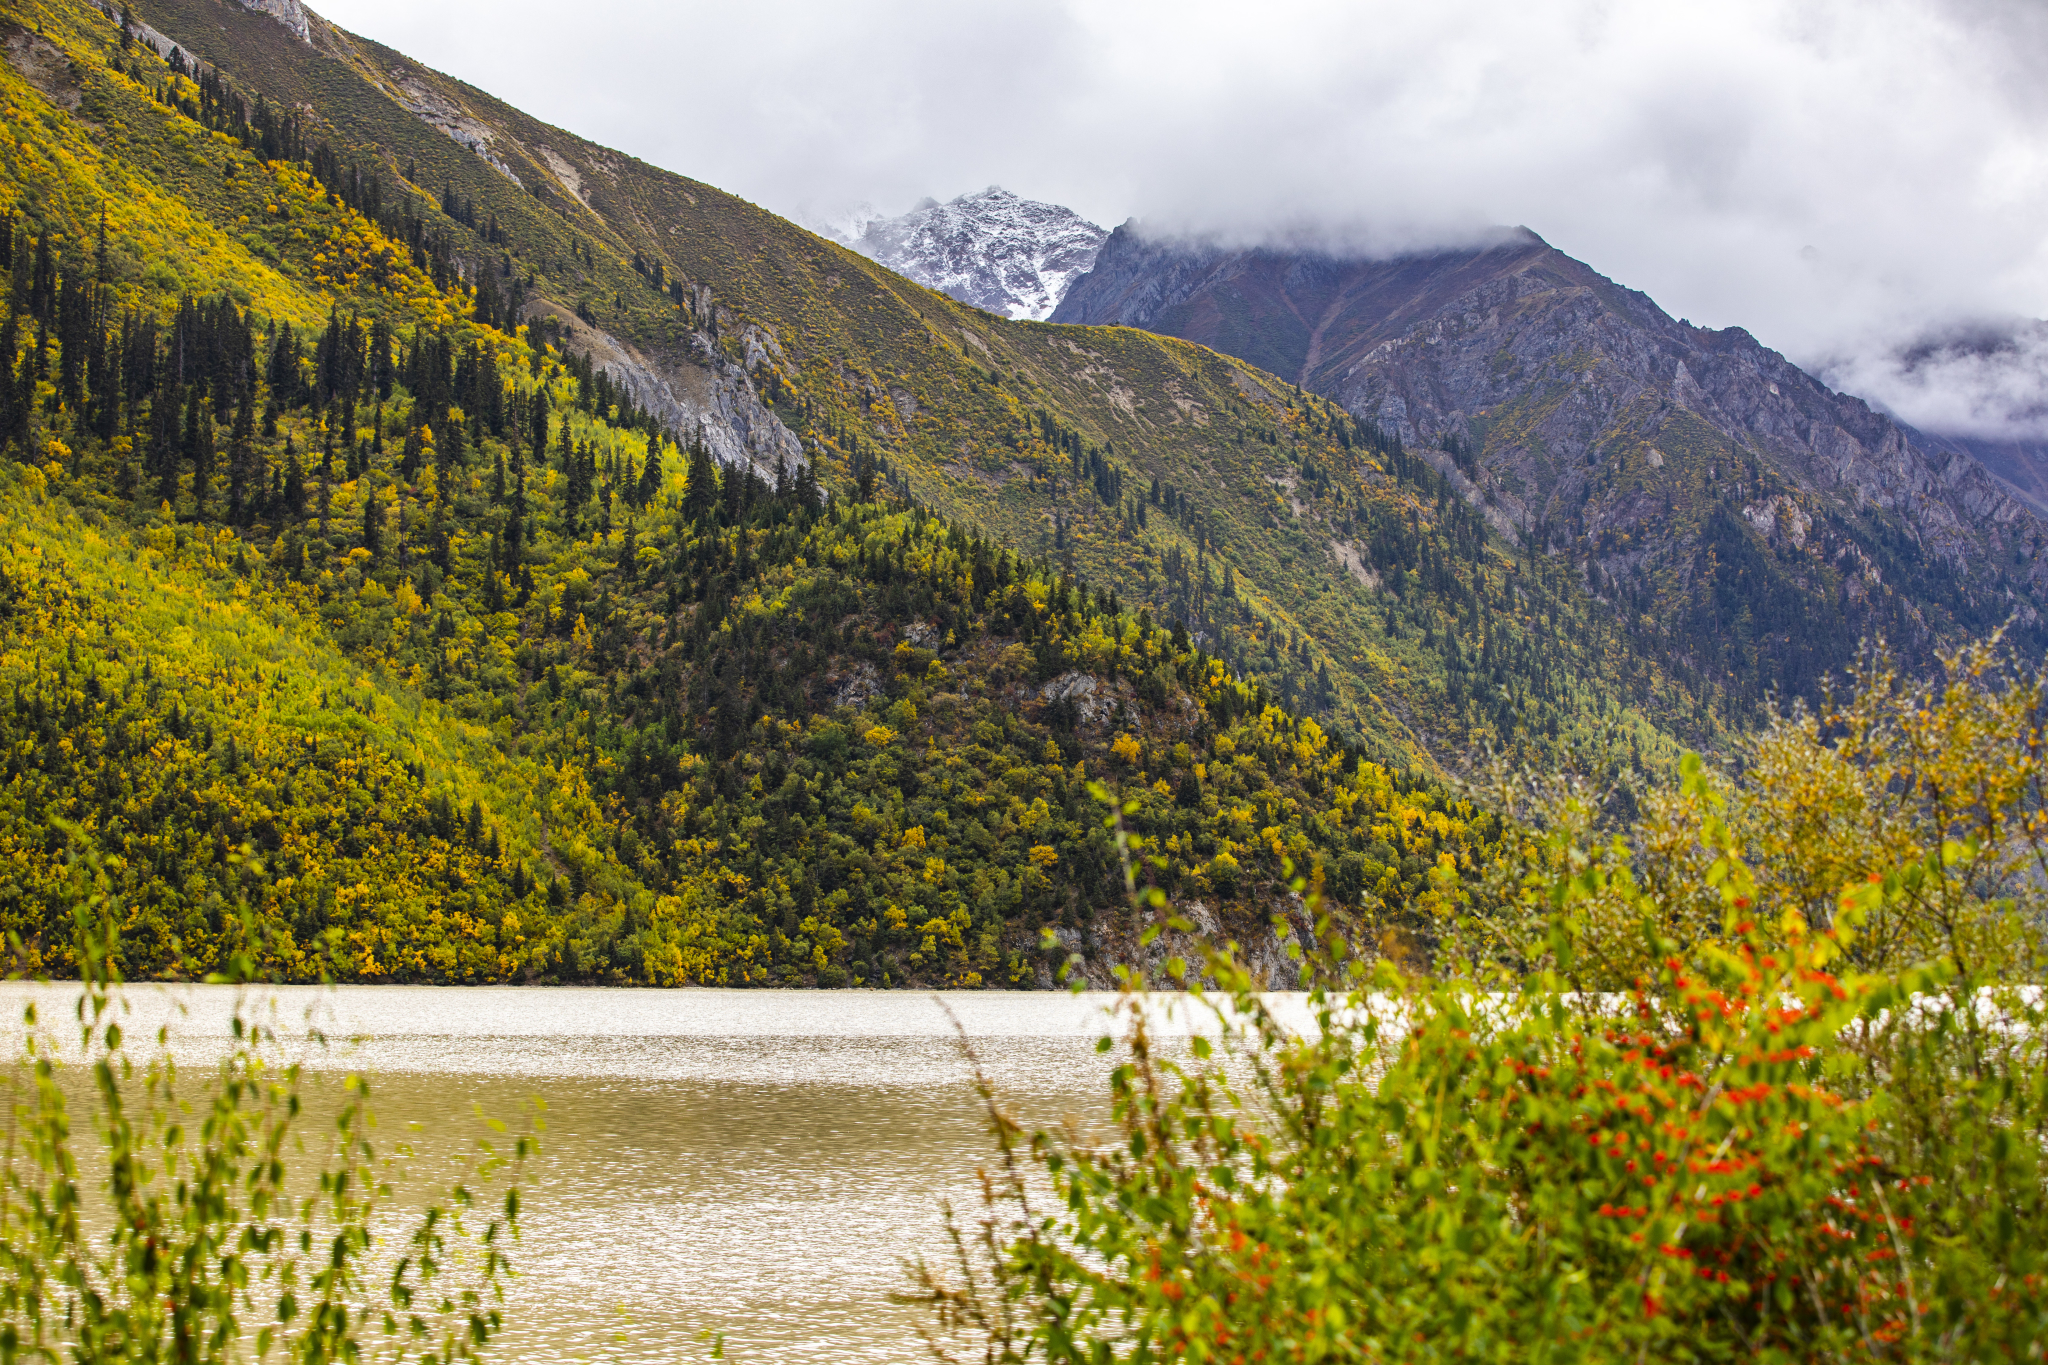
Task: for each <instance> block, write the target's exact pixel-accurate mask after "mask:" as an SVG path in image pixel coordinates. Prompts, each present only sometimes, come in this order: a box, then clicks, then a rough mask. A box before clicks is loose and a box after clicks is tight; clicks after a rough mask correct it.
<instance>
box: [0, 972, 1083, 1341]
mask: <svg viewBox="0 0 2048 1365" xmlns="http://www.w3.org/2000/svg"><path fill="white" fill-rule="evenodd" d="M30 993H31V988H26V987H6V988H0V1020H4V1021H6V1024H7V1025H9V1026H11V1025H13V1024H14V1023H15V1021H18V1020H19V1019H20V1017H21V1004H22V1003H24V1000H25V998H26V996H28V995H29V994H30ZM34 993H35V994H37V995H38V996H41V997H42V998H43V1001H44V1003H43V1017H44V1018H45V1019H46V1020H51V1021H58V1020H64V1021H68V1020H69V1018H70V1017H71V1016H70V1005H71V1001H72V1000H73V999H74V998H75V992H66V991H64V990H62V989H61V988H57V987H50V988H44V989H43V990H41V991H36V992H34ZM268 998H271V999H274V1000H275V1009H276V1010H277V1013H278V1017H279V1019H280V1020H281V1021H283V1022H287V1023H291V1024H295V1025H297V1026H298V1027H300V1028H301V1029H302V1028H303V1026H304V1021H305V1020H306V1019H307V1018H308V1017H311V1018H312V1019H313V1020H314V1021H315V1022H316V1023H317V1024H318V1025H319V1026H320V1027H321V1028H323V1029H324V1030H325V1031H327V1032H328V1034H329V1035H330V1036H331V1037H334V1038H337V1039H339V1038H346V1037H351V1036H356V1041H353V1042H351V1043H348V1044H346V1045H338V1046H336V1047H335V1048H333V1049H332V1051H331V1052H330V1053H329V1054H327V1055H326V1056H324V1057H323V1056H320V1055H318V1054H313V1055H311V1056H309V1058H308V1060H309V1061H310V1062H311V1063H312V1064H313V1065H314V1066H316V1067H320V1068H324V1069H330V1070H336V1071H339V1070H341V1069H344V1068H346V1069H348V1070H362V1071H366V1072H368V1073H370V1074H371V1075H373V1076H374V1077H375V1078H376V1080H375V1085H374V1091H373V1094H374V1102H375V1108H376V1110H377V1113H378V1115H379V1118H380V1120H381V1124H382V1126H383V1129H384V1131H385V1132H386V1133H387V1134H393V1133H394V1130H395V1129H396V1128H397V1126H398V1125H401V1124H412V1123H418V1124H420V1125H421V1135H420V1136H419V1137H418V1138H416V1139H415V1141H416V1142H418V1144H419V1145H420V1146H421V1147H422V1149H423V1153H422V1154H423V1156H426V1157H429V1158H431V1157H432V1156H433V1155H434V1153H433V1151H432V1148H433V1144H434V1143H435V1142H436V1141H442V1142H445V1143H447V1144H449V1145H451V1146H453V1145H457V1144H459V1143H460V1142H461V1141H463V1140H464V1138H462V1137H457V1136H456V1135H455V1129H451V1126H450V1121H451V1119H461V1118H463V1117H464V1116H467V1115H468V1114H469V1113H470V1111H471V1109H472V1106H481V1107H482V1109H483V1111H484V1112H485V1113H488V1114H496V1115H499V1116H504V1117H508V1118H509V1117H511V1116H513V1115H515V1114H516V1113H517V1112H518V1111H519V1109H520V1106H521V1105H522V1104H523V1103H524V1102H525V1100H526V1099H527V1097H529V1096H532V1095H536V1094H537V1095H540V1096H543V1097H544V1098H545V1099H546V1101H547V1105H548V1111H547V1123H548V1134H547V1140H546V1147H545V1151H544V1154H543V1157H542V1159H541V1162H540V1164H539V1166H538V1167H537V1168H536V1169H535V1170H533V1171H532V1173H531V1177H530V1179H529V1181H528V1189H529V1193H528V1196H527V1198H526V1200H525V1236H524V1241H523V1243H522V1245H521V1248H520V1251H519V1254H518V1257H517V1264H518V1267H519V1271H520V1277H519V1280H518V1281H517V1283H516V1285H515V1287H514V1289H513V1291H512V1293H511V1295H510V1298H509V1301H508V1305H507V1316H508V1320H509V1323H510V1326H511V1330H510V1332H509V1333H508V1335H507V1338H506V1340H505V1348H504V1350H503V1352H502V1353H501V1356H500V1358H501V1359H506V1360H518V1361H572V1360H590V1361H598V1360H607V1361H672V1360H679V1359H701V1358H704V1357H705V1356H707V1355H708V1348H707V1347H706V1346H705V1345H704V1344H702V1342H700V1340H699V1339H698V1338H699V1333H700V1332H701V1331H703V1330H705V1329H711V1330H716V1331H722V1332H723V1333H724V1334H725V1336H726V1343H727V1344H726V1354H727V1357H728V1358H730V1359H736V1360H747V1361H792V1362H793V1361H806V1362H809V1361H897V1360H914V1359H918V1358H919V1357H920V1348H919V1347H918V1345H917V1343H916V1339H915V1336H914V1331H913V1319H912V1316H911V1314H910V1311H909V1310H907V1309H904V1308H900V1307H896V1306H893V1305H891V1304H890V1303H889V1302H888V1295H889V1293H890V1292H891V1291H893V1290H896V1289H899V1288H901V1287H902V1285H903V1280H902V1275H901V1271H900V1268H899V1262H900V1259H901V1258H902V1257H905V1256H909V1255H914V1254H916V1253H917V1252H919V1251H926V1252H935V1251H937V1250H939V1246H940V1239H939V1218H938V1205H939V1201H940V1199H941V1198H943V1197H952V1198H954V1199H955V1200H956V1201H958V1202H961V1203H963V1204H964V1203H965V1202H966V1201H967V1200H968V1198H969V1197H970V1195H971V1191H972V1189H973V1179H974V1171H975V1168H976V1166H977V1165H978V1164H979V1163H980V1162H981V1161H982V1160H983V1159H984V1157H985V1155H986V1152H987V1143H986V1139H985V1137H984V1134H983V1132H982V1129H981V1125H980V1116H979V1113H978V1110H977V1108H976V1101H975V1097H974V1094H973V1091H972V1089H971V1085H970V1071H969V1066H968V1063H967V1062H966V1060H965V1058H964V1056H963V1053H962V1050H961V1047H960V1043H959V1041H958V1039H957V1038H956V1036H955V1031H954V1026H953V1023H952V1020H951V1019H949V1017H948V1013H947V1011H948V1010H949V1009H950V1011H951V1012H952V1014H953V1016H954V1017H957V1019H958V1020H959V1023H960V1027H961V1028H962V1029H963V1030H964V1031H965V1033H966V1034H967V1036H968V1038H969V1040H970V1041H971V1044H972V1046H973V1048H974V1050H975V1052H976V1054H977V1056H978V1057H979V1058H980V1060H981V1063H982V1065H983V1067H984V1068H985V1069H986V1070H987V1071H988V1072H989V1074H990V1075H991V1076H992V1077H993V1078H994V1079H995V1081H996V1082H997V1084H998V1085H999V1087H1000V1088H1001V1090H1002V1091H1003V1093H1004V1095H1005V1096H1006V1098H1007V1099H1008V1100H1009V1101H1010V1102H1011V1104H1012V1105H1013V1107H1014V1108H1016V1109H1017V1110H1019V1111H1020V1112H1021V1113H1022V1114H1023V1115H1024V1116H1025V1117H1026V1118H1027V1119H1028V1120H1032V1121H1038V1122H1049V1121H1054V1120H1057V1119H1059V1118H1060V1117H1062V1116H1063V1115H1065V1114H1069V1113H1071V1114H1076V1115H1079V1116H1082V1117H1084V1118H1099V1117H1100V1116H1101V1112H1102V1109H1101V1106H1102V1104H1103V1097H1104V1094H1105V1087H1104V1085H1103V1076H1104V1073H1105V1070H1106V1068H1107V1067H1108V1065H1109V1064H1110V1062H1111V1060H1113V1058H1105V1057H1103V1056H1101V1055H1099V1054H1097V1053H1096V1051H1095V1048H1094V1043H1095V1039H1096V1038H1098V1037H1100V1036H1101V1035H1102V1034H1103V1033H1104V1032H1105V1029H1106V1026H1107V1024H1106V1017H1105V1015H1104V1013H1103V1009H1104V1005H1105V1003H1106V999H1105V997H1101V996H1081V997H1073V996H1068V995H1064V994H1003V993H993V992H974V993H963V994H958V995H947V996H944V997H940V998H938V999H935V998H934V997H931V996H923V995H911V994H882V993H875V992H773V991H618V990H572V989H545V990H542V989H533V990H525V989H492V988H473V989H435V988H431V987H396V986H392V987H377V986H362V987H343V988H340V989H338V990H335V991H327V992H323V991H318V990H313V989H295V988H280V989H278V990H277V991H275V992H274V994H272V995H271V996H270V997H268ZM176 1000H177V1001H178V1002H179V1003H181V1004H182V1005H183V1006H184V1007H185V1013H183V1014H178V1013H176V1012H175V1011H174V1010H172V1009H171V1008H170V1005H171V1001H172V997H171V995H170V994H169V993H168V992H166V991H163V990H160V989H156V988H139V989H138V990H136V991H135V993H134V995H133V999H132V1001H131V1006H132V1009H133V1010H134V1014H135V1018H134V1020H133V1022H132V1023H131V1024H130V1026H129V1036H130V1037H147V1036H153V1033H154V1029H155V1026H156V1024H157V1022H158V1021H160V1020H165V1021H169V1022H170V1025H171V1027H172V1029H173V1032H174V1034H175V1036H176V1039H177V1042H176V1044H175V1046H176V1047H177V1050H178V1051H179V1052H180V1054H181V1055H189V1056H192V1057H195V1058H196V1057H198V1056H202V1055H204V1054H205V1053H206V1052H207V1051H208V1050H209V1049H210V1047H211V1046H212V1043H213V1040H215V1039H219V1038H221V1037H223V1036H225V1031H226V1030H225V1024H226V1019H227V1017H228V1012H229V1011H230V1010H231V1009H232V1008H233V1003H234V995H233V993H232V992H231V991H229V990H226V989H221V988H179V989H178V992H177V996H176ZM940 1000H943V1007H942V1005H941V1003H940ZM16 1033H17V1034H18V1028H17V1029H16ZM0 1041H9V1040H6V1039H5V1038H4V1034H0ZM9 1045H10V1046H11V1045H12V1044H11V1042H10V1043H9ZM456 1128H459V1129H460V1130H461V1131H462V1133H463V1134H464V1135H465V1136H466V1135H467V1133H468V1132H470V1131H471V1130H472V1129H473V1124H472V1123H468V1122H461V1123H458V1124H456Z"/></svg>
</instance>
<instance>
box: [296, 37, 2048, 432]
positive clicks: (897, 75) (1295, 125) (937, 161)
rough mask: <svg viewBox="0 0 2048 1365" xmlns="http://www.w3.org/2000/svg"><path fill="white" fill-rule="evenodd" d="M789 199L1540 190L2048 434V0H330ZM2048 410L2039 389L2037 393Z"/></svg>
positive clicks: (1649, 277) (1407, 236)
mask: <svg viewBox="0 0 2048 1365" xmlns="http://www.w3.org/2000/svg"><path fill="white" fill-rule="evenodd" d="M314 6H315V8H317V9H318V10H319V11H320V12H321V13H322V14H323V15H325V16H327V17H328V18H330V19H332V20H334V21H335V22H337V23H339V24H341V25H342V26H344V27H346V28H349V29H353V30H355V31H357V32H359V33H364V34H367V35H369V36H371V37H374V38H377V39H379V40H380V41H383V42H386V43H389V44H391V45H392V46H394V47H397V48H400V49H401V50H403V51H406V52H408V53H409V54H411V55H412V56H414V57H416V58H418V59H420V60H422V61H424V62H426V63H428V64H429V65H432V66H435V67H438V68H440V69H442V70H445V71H448V72H450V73H452V74H454V75H456V76H459V77H461V78H463V79H465V80H467V81H470V82H471V83H473V84H475V85H478V86H481V87H483V88H485V89H487V90H490V91H491V92H492V93H494V94H497V95H499V96H501V97H503V98H505V99H508V100H510V101H511V102H513V103H514V104H517V105H519V106H521V107H523V108H525V109H526V110H528V111H529V112H531V113H534V114H536V115H539V116H540V117H542V118H545V119H547V120H549V121H551V122H554V123H558V124H561V125H563V126H565V127H568V128H570V129H572V130H573V131H575V132H577V133H580V134H582V135H584V136H586V137H589V138H592V139H594V140H596V141H599V142H603V143H607V144H610V145H612V146H615V147H618V148H621V149H622V150H625V151H627V152H631V153H632V154H634V155H636V156H639V157H642V158H644V159H645V160H648V161H651V162H654V163H656V164H658V165H661V166H665V167H668V168H670V169H672V170H676V171H680V172H682V173H684V174H686V175H690V176H694V177H696V178H698V179H700V180H705V181H709V182H710V183H712V184H715V185H719V186H721V187H723V188H725V189H728V190H731V191H733V192H735V193H738V194H741V195H744V196H746V197H747V198H750V199H753V200H755V201H756V202H759V203H761V204H763V205H766V206H767V207H769V208H772V209H774V210H776V211H778V212H782V213H788V214H795V213H798V212H800V211H803V210H806V209H808V210H809V211H810V212H812V213H814V214H829V213H831V212H834V211H836V210H842V209H846V208H850V207H852V206H853V205H855V204H857V203H859V202H861V201H871V202H872V203H874V204H876V205H877V206H879V207H881V208H883V209H885V210H892V211H894V210H901V209H904V208H907V207H909V206H910V205H911V204H912V203H913V202H915V201H916V200H918V199H920V198H922V197H924V196H926V195H932V196H935V197H938V198H949V197H951V196H952V195H955V194H959V193H962V192H965V191H969V190H974V189H979V188H981V187H982V186H984V185H988V184H1001V185H1004V186H1005V187H1007V188H1009V189H1011V190H1014V191H1016V192H1018V193H1020V194H1023V195H1026V196H1028V197H1031V198H1036V199H1046V200H1051V201H1053V202H1056V203H1064V204H1067V205H1069V206H1071V207H1073V208H1075V209H1077V210H1079V211H1081V212H1082V213H1084V214H1086V215H1088V216H1089V217H1091V218H1093V219H1095V220H1096V221H1098V222H1101V223H1104V224H1107V225H1114V224H1116V223H1119V222H1122V221H1123V220H1125V219H1126V218H1130V217H1137V218H1139V219H1140V220H1142V221H1143V222H1144V223H1146V224H1147V225H1148V226H1150V227H1152V228H1153V229H1155V230H1160V231H1168V230H1194V231H1200V232H1205V233H1211V234H1223V235H1228V236H1233V237H1237V238H1240V239H1275V238H1279V239H1291V240H1299V239H1303V238H1309V239H1315V240H1322V241H1332V242H1341V243H1346V244H1350V245H1352V246H1355V247H1357V248H1360V249H1368V250H1382V251H1386V250H1395V249H1399V248H1401V247H1404V246H1412V245H1421V244H1429V243H1434V242H1441V241H1453V240H1456V239H1458V238H1459V237H1461V236H1465V235H1469V234H1471V233H1472V232H1473V231H1474V230H1476V229H1479V228H1483V227H1484V226H1486V225H1490V224H1495V223H1520V224H1525V225H1527V226H1529V227H1531V228H1533V229H1535V230H1536V231H1537V232H1539V233H1541V234H1543V236H1544V237H1546V238H1547V239H1548V240H1549V241H1550V242H1552V243H1553V244H1554V245H1556V246H1558V247H1560V248H1562V249H1564V250H1566V251H1568V252H1570V253H1571V254H1573V255H1575V256H1578V257H1580V258H1581V259H1583V260H1585V261H1587V262H1589V263H1590V264H1592V265H1593V266H1594V267H1595V268H1597V269H1599V270H1600V271H1602V272H1603V273H1605V274H1607V275H1610V276H1612V277H1613V278H1615V279H1616V280H1619V281H1621V282H1622V283H1624V284H1628V285H1631V286H1633V287H1636V288H1639V289H1643V290H1646V291H1648V292H1649V293H1650V294H1651V295H1652V296H1653V297H1654V298H1656V299H1657V301H1658V302H1659V303H1661V304H1662V305H1663V306H1664V307H1665V308H1666V309H1668V310H1669V311H1670V312H1672V313H1673V314H1676V315H1680V316H1685V317H1689V318H1691V319H1692V320H1693V321H1694V322H1698V323H1702V324H1705V325H1710V326H1717V327H1718V326H1728V325H1731V324H1740V325H1742V326H1746V327H1748V328H1749V329H1750V330H1751V331H1752V332H1754V333H1755V334H1756V335H1757V336H1758V337H1759V338H1760V339H1762V340H1763V341H1764V342H1765V343H1766V344H1768V345H1771V346H1775V347H1777V348H1779V349H1781V350H1783V351H1785V352H1786V353H1788V354H1789V355H1790V356H1792V358H1793V359H1795V360H1797V361H1799V362H1801V363H1803V364H1806V365H1808V366H1811V367H1814V368H1817V369H1821V370H1823V371H1824V372H1827V373H1829V374H1830V375H1831V376H1832V377H1833V378H1835V379H1836V380H1837V381H1838V382H1842V383H1844V384H1845V385H1846V386H1848V387H1851V388H1852V389H1854V390H1855V391H1857V392H1861V393H1864V394H1865V395H1866V396H1869V397H1873V398H1875V399H1878V400H1880V401H1883V402H1887V403H1888V404H1890V405H1891V406H1893V407H1894V408H1896V409H1898V410H1899V411H1900V412H1901V413H1902V415H1904V416H1906V417H1907V418H1908V419H1909V420H1916V421H1920V422H1922V423H1926V424H1931V425H1935V426H1939V427H1944V428H1949V429H1958V428H1963V429H1967V428H1972V427H1975V428H1977V429H1981V430H1985V431H1995V430H2001V429H2006V428H2007V427H2008V426H2009V425H2010V424H2011V420H2012V418H2013V417H2014V416H2015V415H2018V416H2019V417H2020V418H2021V419H2022V420H2023V424H2025V425H2027V426H2028V427H2030V428H2038V429H2039V430H2040V431H2041V433H2042V434H2048V381H2044V379H2043V375H2044V374H2048V344H2043V343H2039V342H2036V343H2031V344H2028V345H2023V346H2021V347H2020V348H2019V349H2018V350H2015V351H2008V352H2006V353H2003V354H2002V355H1993V356H1990V357H1988V358H1986V357H1981V356H1977V355H1975V354H1974V353H1972V352H1969V351H1967V350H1962V351H1951V352H1947V353H1945V354H1943V355H1942V356H1941V357H1940V358H1939V360H1938V363H1936V364H1934V365H1931V366H1927V367H1923V368H1922V369H1921V370H1920V371H1918V372H1917V373H1916V374H1909V373H1906V372H1905V371H1903V370H1902V369H1901V367H1900V366H1898V365H1897V364H1895V363H1894V362H1893V361H1892V360H1891V358H1890V357H1891V355H1892V353H1893V351H1894V350H1895V349H1896V348H1897V347H1898V346H1900V345H1902V344H1904V343H1906V342H1908V341H1911V340H1915V339H1920V338H1923V337H1925V336H1926V335H1927V334H1928V333H1929V332H1930V331H1933V330H1939V329H1943V328H1948V327H1953V326H1956V325H1958V324H1963V323H1969V322H1975V321H1981V320H1986V319H1997V318H2003V317H2009V316H2013V315H2022V316H2028V317H2048V243H2044V232H2048V80H2044V79H2043V75H2042V73H2043V72H2044V71H2048V6H2044V5H2042V4H2040V3H2038V0H2026V3H2018V2H2016V0H1811V2H1809V0H1710V2H1708V3H1692V0H1634V2H1633V3H1621V2H1608V3H1602V2H1600V0H1428V3H1422V4H1417V3H1414V0H1400V3H1387V2H1385V0H1263V3H1260V4H1256V5H1254V4H1248V3H1238V4H1228V5H1226V4H1215V3H1208V2H1207V0H1171V3H1168V0H975V2H974V3H960V0H944V2H943V3H941V2H940V0H873V2H872V3H865V4H862V3H852V4H849V3H846V2H845V0H829V2H828V0H750V3H746V4H736V3H732V2H731V0H717V2H716V3H709V2H707V0H566V2H565V0H548V2H547V3H541V2H540V0H435V2H434V3H432V4H422V3H419V0H314ZM2029 413H2031V414H2032V415H2031V417H2029V416H2027V414H2029Z"/></svg>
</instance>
